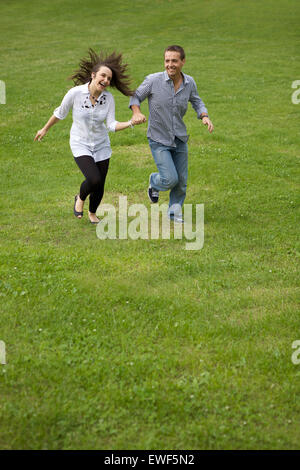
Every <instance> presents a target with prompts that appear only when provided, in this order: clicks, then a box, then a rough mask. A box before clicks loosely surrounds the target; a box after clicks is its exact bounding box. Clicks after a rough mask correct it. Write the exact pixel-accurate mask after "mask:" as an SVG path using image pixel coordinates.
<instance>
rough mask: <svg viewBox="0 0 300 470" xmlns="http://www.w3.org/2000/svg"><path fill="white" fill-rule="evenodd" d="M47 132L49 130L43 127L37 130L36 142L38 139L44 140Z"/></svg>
mask: <svg viewBox="0 0 300 470" xmlns="http://www.w3.org/2000/svg"><path fill="white" fill-rule="evenodd" d="M46 134H47V131H46V130H45V129H44V128H43V129H40V130H39V131H37V133H36V136H35V138H34V142H35V141H36V140H38V141H39V142H40V141H41V140H42V138H43V137H44V136H45V135H46Z"/></svg>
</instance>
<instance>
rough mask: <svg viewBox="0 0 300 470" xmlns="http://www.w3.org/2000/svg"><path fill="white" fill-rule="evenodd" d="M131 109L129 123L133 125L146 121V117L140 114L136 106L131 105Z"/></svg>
mask: <svg viewBox="0 0 300 470" xmlns="http://www.w3.org/2000/svg"><path fill="white" fill-rule="evenodd" d="M131 109H132V118H131V121H132V124H133V125H136V124H142V123H143V122H146V121H147V119H146V116H144V114H142V113H141V108H140V107H139V106H138V105H137V104H133V105H131Z"/></svg>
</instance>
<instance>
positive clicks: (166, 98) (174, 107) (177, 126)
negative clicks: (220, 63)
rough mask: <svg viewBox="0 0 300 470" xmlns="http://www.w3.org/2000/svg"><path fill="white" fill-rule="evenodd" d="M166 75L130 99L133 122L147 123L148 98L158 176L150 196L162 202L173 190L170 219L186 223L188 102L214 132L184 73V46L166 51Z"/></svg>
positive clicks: (151, 181) (153, 77)
mask: <svg viewBox="0 0 300 470" xmlns="http://www.w3.org/2000/svg"><path fill="white" fill-rule="evenodd" d="M164 61H165V72H158V73H154V74H151V75H148V76H147V77H146V78H145V80H144V81H143V83H142V84H141V85H140V86H139V87H138V88H137V90H136V92H135V94H134V96H133V97H131V99H130V104H129V106H130V107H131V109H132V112H133V115H132V122H133V123H134V124H140V123H142V122H145V121H146V117H145V116H144V115H143V114H142V113H141V110H140V105H141V102H142V101H144V100H145V99H146V98H148V105H149V123H148V132H147V137H148V140H149V145H150V149H151V152H152V155H153V158H154V161H155V163H156V166H157V169H158V173H151V175H150V179H149V188H148V196H149V199H150V201H151V202H153V203H155V202H158V198H159V191H168V190H170V198H169V210H168V215H169V217H170V219H171V220H174V222H179V223H180V222H181V223H182V222H183V219H182V210H181V208H182V205H183V202H184V199H185V196H186V187H187V174H188V147H187V141H188V135H187V132H186V127H185V124H184V122H183V116H184V115H185V113H186V110H187V106H188V102H189V101H190V102H191V103H192V106H193V108H194V109H195V111H196V113H197V116H198V119H202V123H203V124H204V125H206V126H207V127H208V130H209V132H212V131H213V124H212V122H211V121H210V119H209V117H208V113H207V109H206V107H205V105H204V103H203V101H202V100H201V98H200V97H199V95H198V92H197V86H196V83H195V81H194V79H193V78H192V77H190V76H189V75H185V74H184V73H182V71H181V70H182V67H183V66H184V64H185V52H184V50H183V48H182V47H181V46H169V47H167V48H166V50H165V59H164Z"/></svg>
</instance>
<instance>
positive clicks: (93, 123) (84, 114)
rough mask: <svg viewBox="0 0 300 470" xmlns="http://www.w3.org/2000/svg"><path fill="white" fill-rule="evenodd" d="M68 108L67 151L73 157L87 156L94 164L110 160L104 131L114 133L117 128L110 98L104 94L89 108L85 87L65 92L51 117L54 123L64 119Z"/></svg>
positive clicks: (106, 92)
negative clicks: (68, 144) (71, 120)
mask: <svg viewBox="0 0 300 470" xmlns="http://www.w3.org/2000/svg"><path fill="white" fill-rule="evenodd" d="M71 108H72V109H73V112H72V115H73V124H72V127H71V131H70V147H71V150H72V153H73V155H74V157H80V156H81V155H90V156H91V157H93V158H94V160H95V162H98V161H101V160H106V159H107V158H110V156H111V147H110V140H109V137H108V131H111V132H115V129H116V124H117V121H116V120H115V101H114V98H113V96H112V94H111V93H109V91H106V90H104V91H103V92H102V93H101V95H100V96H99V98H98V100H97V102H96V104H95V106H93V105H92V103H91V100H90V92H89V89H88V83H85V84H84V85H79V86H75V87H73V88H71V90H69V91H68V92H67V94H66V95H65V96H64V98H63V100H62V102H61V105H60V106H59V107H58V108H56V109H55V111H54V113H53V114H54V116H55V117H57V118H58V119H65V117H66V116H67V114H68V112H69V111H70V109H71ZM104 121H106V126H105V123H104Z"/></svg>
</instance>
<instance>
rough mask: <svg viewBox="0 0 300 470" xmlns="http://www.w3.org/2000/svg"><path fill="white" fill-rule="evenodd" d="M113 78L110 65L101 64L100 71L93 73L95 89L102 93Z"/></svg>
mask: <svg viewBox="0 0 300 470" xmlns="http://www.w3.org/2000/svg"><path fill="white" fill-rule="evenodd" d="M111 79H112V71H111V70H110V69H109V68H108V67H105V65H101V67H100V69H99V70H98V72H96V73H95V72H93V73H92V82H91V84H92V85H93V87H94V89H95V90H97V91H98V92H100V93H102V91H103V90H105V88H106V87H108V86H109V85H110V82H111Z"/></svg>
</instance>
